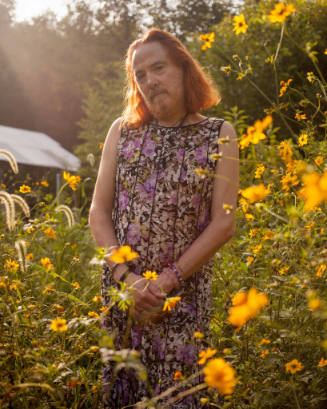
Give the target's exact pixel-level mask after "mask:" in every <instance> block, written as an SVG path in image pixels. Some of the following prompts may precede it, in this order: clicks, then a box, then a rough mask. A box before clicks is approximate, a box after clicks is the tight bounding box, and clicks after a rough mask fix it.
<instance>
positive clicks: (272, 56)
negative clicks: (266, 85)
mask: <svg viewBox="0 0 327 409" xmlns="http://www.w3.org/2000/svg"><path fill="white" fill-rule="evenodd" d="M274 57H275V56H274V54H272V55H271V56H269V57H267V58H266V59H265V63H267V64H272V63H273V62H274Z"/></svg>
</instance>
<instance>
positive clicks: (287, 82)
mask: <svg viewBox="0 0 327 409" xmlns="http://www.w3.org/2000/svg"><path fill="white" fill-rule="evenodd" d="M292 81H293V80H292V78H290V79H288V80H287V81H286V82H285V81H281V82H280V85H281V86H282V87H281V89H280V91H279V96H280V97H282V96H283V95H284V94H285V92H286V91H287V88H288V87H289V85H290V83H291V82H292Z"/></svg>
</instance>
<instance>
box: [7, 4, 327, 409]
mask: <svg viewBox="0 0 327 409" xmlns="http://www.w3.org/2000/svg"><path fill="white" fill-rule="evenodd" d="M308 4H309V6H310V7H317V10H320V12H321V13H323V12H324V13H326V14H327V10H326V9H327V4H326V2H325V1H323V0H316V1H312V2H311V1H308V2H304V1H301V0H298V1H294V2H293V3H292V4H291V3H283V2H276V1H265V2H260V4H257V7H248V8H245V9H244V10H243V13H240V14H239V15H237V16H235V17H234V18H233V20H231V19H230V18H228V19H227V20H226V21H224V22H223V25H222V28H219V27H214V29H215V31H212V32H210V33H202V34H201V37H200V38H197V39H196V40H195V42H194V44H193V47H195V45H197V47H198V52H201V53H203V54H202V57H201V58H202V59H203V60H204V61H206V62H207V65H208V66H210V64H215V61H216V58H217V55H218V51H217V50H218V48H219V44H217V41H218V38H219V39H220V41H222V38H224V37H223V35H225V34H223V33H222V31H223V32H227V30H226V27H229V30H230V33H229V34H228V35H233V36H234V37H235V42H236V41H239V42H242V41H244V47H245V44H246V43H245V41H246V36H247V35H248V36H249V41H251V38H250V36H252V37H255V36H254V34H253V33H251V29H253V30H256V33H257V32H258V30H259V31H260V30H261V31H260V32H262V36H263V38H262V42H263V43H264V41H266V42H267V44H266V48H267V56H266V59H260V60H259V61H258V59H256V55H255V52H254V51H253V54H249V56H242V55H241V54H240V55H239V54H234V53H231V55H230V56H229V57H228V58H229V60H228V61H229V62H230V63H229V64H228V65H224V66H221V68H219V69H221V70H222V71H223V73H224V75H226V76H227V77H228V81H229V84H230V86H231V87H234V89H235V90H236V89H237V88H238V87H239V85H238V84H239V83H240V81H248V82H249V83H250V85H252V87H253V89H255V91H256V92H257V93H258V98H259V97H260V98H262V99H263V101H265V102H266V105H265V106H264V107H263V114H262V115H261V114H260V116H259V117H256V118H254V119H253V120H252V119H251V118H253V114H252V113H251V115H250V114H248V113H247V112H246V111H245V110H243V109H238V108H237V107H235V108H233V109H231V110H230V111H229V112H225V114H224V117H225V118H226V119H228V120H229V121H230V122H231V123H233V124H234V126H235V128H236V130H237V133H238V135H239V136H240V137H239V147H240V153H241V154H240V161H241V187H240V192H239V193H240V194H239V206H238V208H237V209H233V208H232V207H231V206H230V205H229V204H228V203H226V204H225V205H224V208H225V211H226V212H234V211H235V212H236V216H237V232H236V234H235V236H234V238H233V239H232V240H231V241H230V242H229V243H227V244H226V245H225V246H224V247H223V248H222V249H220V250H219V252H218V253H217V254H216V256H215V268H214V271H213V274H214V285H213V293H212V299H213V306H214V312H213V318H212V323H211V330H212V337H211V340H210V345H211V346H210V348H207V347H204V348H203V350H202V352H201V353H200V355H199V368H200V370H203V373H204V382H203V384H201V385H199V387H198V388H197V390H189V391H185V392H184V394H185V396H186V395H187V393H199V394H200V395H201V401H202V403H203V405H204V407H218V408H227V407H228V408H232V409H241V408H242V409H259V408H264V409H268V408H271V409H275V408H276V409H277V408H283V409H288V408H289V409H294V408H296V409H324V408H327V388H326V385H327V286H326V282H327V246H326V243H327V226H326V224H327V223H326V222H327V206H326V202H327V140H326V137H327V94H326V92H327V83H326V78H325V76H324V75H325V73H324V70H323V69H322V68H321V66H326V60H327V42H326V43H325V44H321V42H320V43H318V42H314V41H312V42H310V41H306V43H305V44H304V45H303V44H302V42H298V40H299V39H298V38H292V35H291V32H292V27H293V26H296V24H298V23H299V22H300V21H302V22H303V21H304V20H305V13H309V12H312V10H311V9H310V10H311V11H310V10H309V8H308V7H309V6H308ZM317 10H316V11H317ZM251 24H252V26H251ZM264 26H266V27H268V26H269V27H270V28H269V27H268V28H267V31H265V28H264ZM258 27H259V28H258ZM305 28H306V25H303V38H306V37H310V35H308V34H307V33H306V32H305ZM269 30H273V32H274V33H275V34H274V36H273V38H274V39H276V41H275V42H274V43H272V42H271V39H270V38H267V39H266V40H265V38H264V34H265V32H269ZM276 33H277V34H276ZM242 36H243V37H242ZM285 38H287V39H288V41H291V42H294V43H296V49H297V52H299V54H301V53H302V54H301V55H302V57H301V58H303V59H305V60H306V67H309V69H308V70H297V69H296V67H294V66H292V67H290V69H289V71H290V72H292V75H291V74H288V72H287V71H288V69H287V67H285V66H282V65H280V64H279V60H280V58H282V57H283V58H289V57H290V54H291V50H290V48H289V47H286V46H285V45H284V41H285ZM228 41H229V40H228V39H226V42H228ZM301 41H302V39H301ZM221 44H223V42H221ZM239 44H240V43H237V44H236V46H235V47H237V46H239ZM215 47H217V49H216V48H215ZM201 48H202V49H201ZM239 48H240V49H241V47H239ZM272 50H274V51H273V52H272ZM267 66H269V67H271V74H270V84H271V88H272V89H273V92H272V93H271V95H268V94H267V93H266V92H265V90H263V89H262V87H260V85H258V84H259V82H260V78H261V77H262V76H261V77H260V76H258V75H256V70H257V71H258V72H261V70H263V67H267ZM262 72H263V71H262ZM281 72H282V74H281ZM267 78H269V76H267ZM235 92H236V91H235ZM228 142H229V141H228V139H226V140H224V141H221V143H228ZM0 153H2V154H4V155H5V156H6V157H7V159H8V162H9V163H10V166H11V169H12V172H13V173H18V172H19V170H18V167H17V164H16V162H15V159H14V158H13V157H12V155H11V154H10V152H5V151H0ZM216 159H217V160H221V158H220V157H219V156H217V158H216ZM198 175H199V177H210V175H208V174H207V172H206V169H199V170H198ZM84 185H85V181H84V180H81V178H80V177H79V176H73V175H70V174H69V173H67V172H64V174H63V185H62V188H61V190H60V192H59V194H58V195H57V196H56V197H54V196H53V195H52V194H50V193H49V183H48V181H47V180H45V179H43V180H40V181H37V182H36V183H35V182H33V184H31V183H30V184H28V182H26V183H24V184H21V185H20V186H19V188H17V189H16V191H15V192H14V193H12V194H11V193H9V190H10V189H7V186H5V185H2V186H1V190H0V204H1V210H0V234H1V240H0V251H1V257H0V407H1V408H4V409H6V408H19V409H25V408H33V409H37V408H42V409H45V408H96V407H98V405H99V403H100V401H101V388H102V386H101V353H100V352H101V350H102V356H106V354H107V356H108V354H113V355H114V357H115V360H116V361H117V362H120V363H122V364H124V362H126V363H128V361H130V360H132V361H133V362H132V363H133V364H134V365H137V356H136V355H135V354H127V353H126V351H125V352H124V351H113V342H112V338H111V335H110V334H107V333H104V332H103V331H102V330H101V329H100V314H107V313H110V311H108V310H106V308H103V307H102V306H101V296H100V294H99V287H100V277H99V273H100V266H99V261H100V260H101V258H102V256H103V254H104V253H103V251H102V250H100V249H97V248H96V246H95V244H94V242H93V239H92V238H91V235H90V232H89V229H88V225H87V218H86V216H85V211H82V209H79V208H73V206H72V195H73V194H76V193H78V194H82V193H83V191H84V189H85V186H84ZM83 210H84V209H83ZM124 250H125V252H122V253H117V254H116V256H117V255H120V256H121V257H122V260H123V259H124V257H129V255H130V254H131V253H130V252H129V249H124ZM126 250H127V251H126ZM157 273H159V272H157ZM146 278H147V279H149V280H150V279H155V278H156V275H155V273H153V272H151V274H150V272H148V275H147V276H146ZM127 293H128V288H126V286H123V287H122V291H121V292H120V293H117V292H116V293H115V294H114V296H115V300H116V302H117V303H120V305H121V307H122V308H125V307H126V299H129V298H128V297H126V294H127ZM176 302H178V300H175V299H174V300H172V299H171V300H167V302H166V304H165V308H166V309H168V310H169V309H170V308H173V307H174V304H175V303H176ZM194 337H195V338H196V339H197V342H199V343H202V342H203V341H204V340H203V338H202V337H203V335H202V334H201V333H195V334H194ZM206 341H208V340H206ZM172 378H173V379H174V380H175V382H176V388H177V389H178V388H179V387H180V386H181V385H187V379H184V378H183V374H182V373H180V372H179V373H178V372H176V373H172ZM217 394H218V396H219V397H220V398H219V400H218V401H217V399H216V395H217ZM156 400H157V399H154V400H152V401H151V402H147V403H145V404H144V405H143V406H142V407H155V405H156ZM217 402H220V403H217Z"/></svg>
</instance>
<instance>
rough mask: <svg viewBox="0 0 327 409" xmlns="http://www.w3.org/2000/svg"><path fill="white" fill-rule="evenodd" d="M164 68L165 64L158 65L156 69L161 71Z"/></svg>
mask: <svg viewBox="0 0 327 409" xmlns="http://www.w3.org/2000/svg"><path fill="white" fill-rule="evenodd" d="M162 69H163V65H156V67H155V70H156V71H160V70H162Z"/></svg>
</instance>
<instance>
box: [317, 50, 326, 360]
mask: <svg viewBox="0 0 327 409" xmlns="http://www.w3.org/2000/svg"><path fill="white" fill-rule="evenodd" d="M326 54H327V53H326ZM326 365H327V359H325V358H323V357H322V358H321V359H320V361H319V363H318V366H319V367H320V368H321V367H323V366H326Z"/></svg>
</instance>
